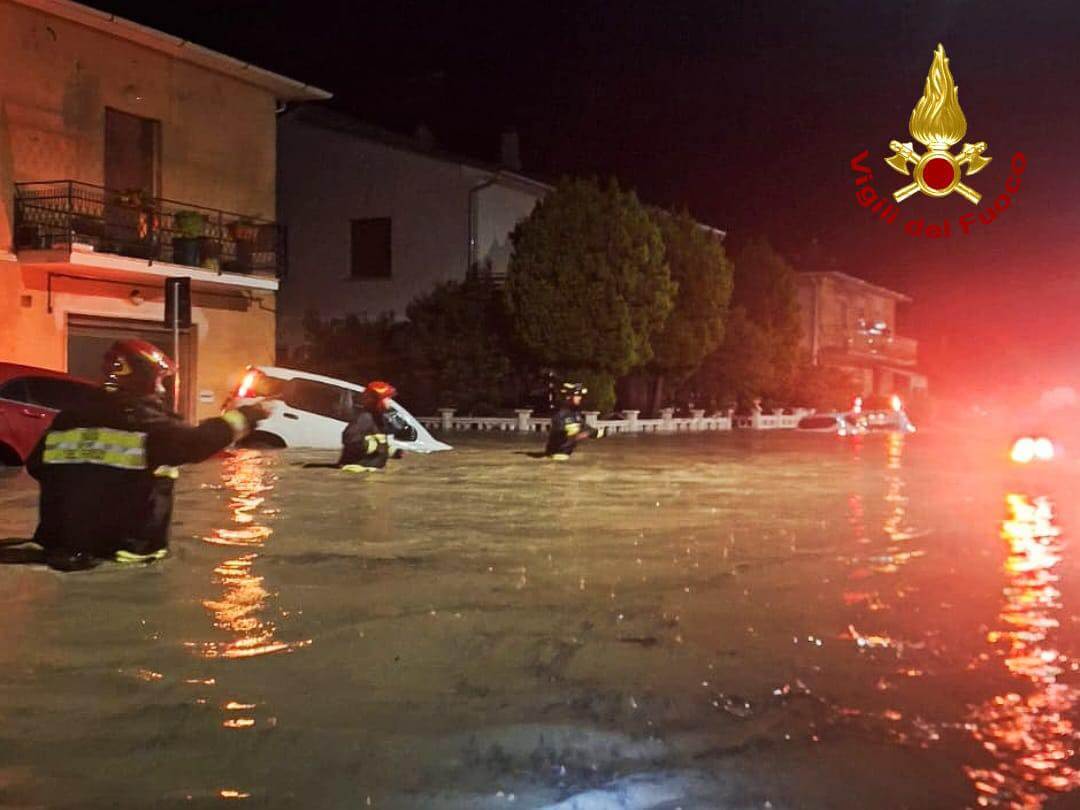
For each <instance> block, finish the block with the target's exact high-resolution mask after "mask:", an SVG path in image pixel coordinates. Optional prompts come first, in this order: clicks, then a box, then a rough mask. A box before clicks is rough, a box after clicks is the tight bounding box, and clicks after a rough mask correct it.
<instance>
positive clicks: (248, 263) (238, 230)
mask: <svg viewBox="0 0 1080 810" xmlns="http://www.w3.org/2000/svg"><path fill="white" fill-rule="evenodd" d="M258 235H259V225H258V223H256V222H253V221H252V220H250V219H238V220H236V221H235V222H230V223H229V236H231V237H232V240H233V242H235V243H236V260H235V261H233V262H229V264H228V267H227V269H228V270H229V271H231V272H233V273H250V272H251V268H252V258H253V256H254V253H255V240H256V239H257V238H258Z"/></svg>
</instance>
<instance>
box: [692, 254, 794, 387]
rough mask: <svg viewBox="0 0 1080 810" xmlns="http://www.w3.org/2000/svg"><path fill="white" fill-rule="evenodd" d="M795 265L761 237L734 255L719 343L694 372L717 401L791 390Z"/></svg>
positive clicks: (701, 384) (792, 375) (700, 384)
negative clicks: (725, 321)
mask: <svg viewBox="0 0 1080 810" xmlns="http://www.w3.org/2000/svg"><path fill="white" fill-rule="evenodd" d="M801 329H802V327H801V322H800V318H799V300H798V292H797V288H796V284H795V271H794V270H793V269H792V267H791V265H790V264H788V263H787V262H786V261H785V260H784V258H783V257H782V256H781V255H780V254H779V253H777V252H776V251H775V250H773V248H772V247H771V246H770V245H769V243H768V242H766V241H765V240H761V239H754V240H751V241H750V242H748V243H747V244H746V246H745V247H744V248H743V249H742V250H741V251H740V252H739V255H738V257H737V258H736V259H735V289H734V292H733V293H732V297H731V312H730V314H729V316H728V328H727V330H726V334H725V337H724V341H723V344H722V345H721V346H720V348H719V349H718V350H717V351H716V352H715V353H714V354H713V355H712V356H710V357H709V359H708V360H707V361H706V363H705V364H703V366H702V371H701V373H700V374H699V375H698V380H697V382H698V387H699V390H701V391H702V392H703V393H705V394H706V395H707V396H709V397H710V398H711V399H713V400H714V401H715V402H716V403H717V404H720V405H726V404H728V403H730V402H731V401H733V400H734V401H739V402H742V403H744V404H746V403H748V402H749V401H750V400H753V399H756V398H759V397H760V398H777V397H783V396H784V395H785V394H786V393H787V392H789V391H790V390H791V386H792V384H793V382H794V374H795V369H796V365H797V362H798V358H799V353H798V350H799V338H800V335H801Z"/></svg>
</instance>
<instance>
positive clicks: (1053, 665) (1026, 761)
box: [965, 493, 1080, 810]
mask: <svg viewBox="0 0 1080 810" xmlns="http://www.w3.org/2000/svg"><path fill="white" fill-rule="evenodd" d="M1005 505H1006V508H1007V510H1008V518H1007V519H1006V520H1005V521H1004V522H1003V523H1002V529H1001V536H1002V539H1004V540H1005V542H1006V543H1007V544H1008V556H1007V558H1006V559H1005V563H1004V566H1003V570H1004V573H1005V576H1006V578H1007V579H1006V584H1005V587H1004V589H1003V591H1002V592H1003V595H1004V597H1005V601H1004V605H1003V606H1002V609H1001V612H1000V614H999V619H1000V625H999V627H998V628H997V629H994V630H992V631H990V632H989V633H988V634H987V642H988V643H989V644H990V645H991V646H992V648H993V650H994V651H995V653H996V654H997V655H999V656H1001V657H1003V659H1004V661H1003V663H1004V666H1005V668H1006V669H1007V670H1008V672H1009V675H1010V676H1011V677H1012V678H1014V679H1017V680H1020V681H1026V682H1028V684H1025V686H1027V685H1030V686H1031V687H1034V688H1033V689H1031V690H1027V689H1025V688H1023V687H1021V686H1019V685H1018V686H1017V689H1016V691H1009V692H1005V693H1004V694H999V695H996V696H994V697H993V698H992V699H991V700H989V701H987V702H986V703H984V704H983V705H981V706H979V707H977V708H976V709H975V711H974V712H973V721H974V727H973V729H974V730H973V734H974V736H975V739H976V740H978V741H979V742H981V743H982V745H983V747H984V748H985V749H986V750H987V751H988V752H989V753H990V755H991V756H992V757H993V758H994V760H995V767H993V768H977V767H974V766H969V767H967V768H965V770H966V772H967V775H968V777H969V778H970V779H971V780H972V782H973V783H974V786H975V789H976V790H977V791H978V793H979V795H978V799H977V801H978V803H979V805H980V806H982V807H1009V808H1023V809H1024V810H1027V809H1028V808H1031V810H1035V809H1036V808H1041V807H1042V806H1043V804H1044V802H1045V801H1046V800H1047V798H1048V797H1049V796H1050V795H1051V794H1052V793H1055V792H1057V793H1065V792H1069V791H1072V790H1075V789H1076V788H1078V787H1080V772H1078V771H1077V770H1076V769H1075V768H1074V767H1073V766H1072V765H1070V764H1069V762H1070V760H1071V759H1073V758H1074V756H1075V752H1076V748H1077V745H1078V742H1080V739H1078V737H1080V735H1078V733H1077V730H1076V728H1075V726H1074V724H1073V722H1072V721H1071V720H1070V719H1069V715H1070V714H1071V713H1073V712H1074V711H1075V707H1076V705H1077V696H1078V695H1077V690H1076V688H1075V687H1072V686H1070V685H1069V684H1067V683H1059V678H1060V676H1061V675H1062V673H1063V672H1067V670H1068V668H1069V665H1070V663H1069V660H1068V658H1067V656H1066V654H1064V653H1063V652H1062V651H1060V650H1059V649H1057V645H1058V643H1059V640H1058V639H1057V638H1056V636H1057V631H1058V629H1059V619H1058V615H1059V614H1060V613H1061V610H1062V601H1061V592H1060V590H1059V589H1058V587H1057V585H1058V575H1057V573H1056V572H1055V570H1054V569H1055V568H1056V567H1057V565H1058V563H1059V562H1061V560H1062V557H1063V555H1064V553H1065V546H1066V544H1065V541H1064V539H1063V537H1062V534H1061V530H1060V529H1059V528H1058V526H1057V525H1056V524H1055V521H1054V507H1053V504H1052V503H1051V501H1050V500H1049V499H1047V498H1045V497H1038V496H1037V497H1034V498H1031V497H1028V496H1027V495H1021V494H1016V493H1010V494H1008V495H1006V496H1005ZM1024 691H1027V694H1022V692H1024Z"/></svg>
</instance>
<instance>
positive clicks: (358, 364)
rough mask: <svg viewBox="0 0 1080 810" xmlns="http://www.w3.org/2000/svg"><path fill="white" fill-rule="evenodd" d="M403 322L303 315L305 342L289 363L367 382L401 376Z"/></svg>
mask: <svg viewBox="0 0 1080 810" xmlns="http://www.w3.org/2000/svg"><path fill="white" fill-rule="evenodd" d="M401 327H402V325H401V324H395V323H394V322H393V320H392V319H391V318H389V317H380V318H379V319H378V320H374V321H369V320H361V319H360V318H358V317H357V316H355V315H347V316H345V317H344V318H331V319H329V320H325V321H324V320H322V319H320V318H319V316H318V314H317V313H315V312H308V313H306V314H305V315H304V345H303V346H301V347H300V349H299V350H298V351H297V352H296V354H295V355H294V356H293V357H292V358H288V359H287V360H286V362H289V363H292V364H295V365H297V366H299V367H300V368H303V369H304V370H306V371H313V372H316V373H318V374H325V375H327V376H328V377H337V378H338V379H342V380H349V381H352V382H358V383H361V384H363V383H366V382H367V381H369V380H374V379H379V378H390V379H399V378H398V377H397V376H396V374H395V373H396V372H397V371H398V370H399V369H400V366H401V363H400V348H399V344H400V340H399V335H400V331H401Z"/></svg>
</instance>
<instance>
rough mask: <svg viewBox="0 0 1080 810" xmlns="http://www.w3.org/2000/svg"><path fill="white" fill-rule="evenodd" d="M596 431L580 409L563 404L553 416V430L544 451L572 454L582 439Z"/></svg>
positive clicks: (553, 453) (548, 453) (552, 453)
mask: <svg viewBox="0 0 1080 810" xmlns="http://www.w3.org/2000/svg"><path fill="white" fill-rule="evenodd" d="M595 433H596V431H594V430H593V429H592V428H591V427H589V426H588V425H587V424H586V423H585V417H584V416H582V414H581V411H580V410H578V409H577V408H571V407H567V406H563V407H562V408H560V409H559V410H558V411H556V412H555V415H554V416H552V417H551V432H550V433H549V434H548V440H547V447H546V448H544V452H545V453H546V454H547V455H549V456H553V455H556V454H564V455H570V454H571V453H573V452H574V448H575V447H576V446H577V443H578V442H579V441H580V440H581V439H585V438H588V437H590V436H593V435H595Z"/></svg>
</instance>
